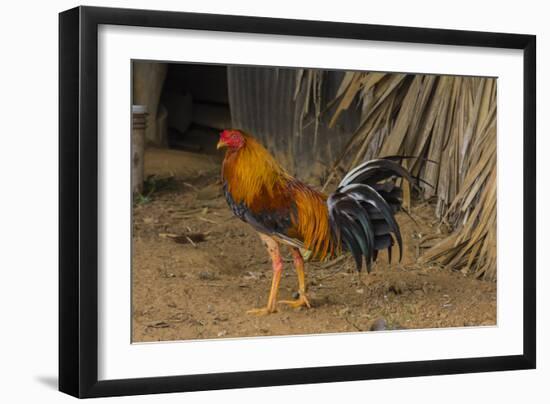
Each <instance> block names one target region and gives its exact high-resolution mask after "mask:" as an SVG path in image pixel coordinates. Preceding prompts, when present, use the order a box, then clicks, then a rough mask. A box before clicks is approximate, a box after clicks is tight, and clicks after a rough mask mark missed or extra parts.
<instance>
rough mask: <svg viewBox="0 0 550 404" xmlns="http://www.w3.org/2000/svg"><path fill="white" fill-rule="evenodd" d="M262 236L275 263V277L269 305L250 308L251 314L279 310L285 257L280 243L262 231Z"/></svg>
mask: <svg viewBox="0 0 550 404" xmlns="http://www.w3.org/2000/svg"><path fill="white" fill-rule="evenodd" d="M260 238H261V239H262V241H263V242H264V244H265V246H266V247H267V251H268V252H269V256H270V257H271V263H272V265H273V278H272V280H271V290H270V292H269V299H268V300H267V306H266V307H262V308H259V309H252V310H249V311H248V312H247V313H249V314H258V315H263V314H269V313H273V312H275V311H277V307H276V302H277V292H278V290H279V282H280V281H281V274H282V272H283V259H282V257H281V252H280V250H279V243H277V241H275V240H274V239H272V238H271V237H269V236H266V235H265V234H261V233H260Z"/></svg>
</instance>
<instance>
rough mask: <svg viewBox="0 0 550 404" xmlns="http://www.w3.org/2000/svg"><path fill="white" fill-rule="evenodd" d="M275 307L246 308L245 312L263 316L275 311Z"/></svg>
mask: <svg viewBox="0 0 550 404" xmlns="http://www.w3.org/2000/svg"><path fill="white" fill-rule="evenodd" d="M276 311H277V309H276V308H275V307H260V308H258V309H251V310H247V312H246V314H254V315H256V316H265V315H267V314H271V313H275V312H276Z"/></svg>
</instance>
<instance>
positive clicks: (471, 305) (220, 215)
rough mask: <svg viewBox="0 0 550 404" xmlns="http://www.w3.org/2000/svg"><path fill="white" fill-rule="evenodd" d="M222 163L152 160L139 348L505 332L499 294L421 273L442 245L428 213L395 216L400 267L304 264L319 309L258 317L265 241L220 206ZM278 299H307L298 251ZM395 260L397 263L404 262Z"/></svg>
mask: <svg viewBox="0 0 550 404" xmlns="http://www.w3.org/2000/svg"><path fill="white" fill-rule="evenodd" d="M219 162H220V161H219V158H217V157H213V156H210V157H208V156H204V155H196V154H193V153H187V152H178V151H164V150H150V151H149V152H148V154H147V157H146V173H147V175H152V174H154V175H155V177H154V178H153V179H151V180H150V181H148V183H149V188H151V186H152V187H153V188H154V190H153V192H151V194H150V195H148V196H147V195H146V197H144V198H142V199H140V200H138V201H136V203H135V204H134V224H133V226H134V228H133V276H132V307H133V319H132V320H133V322H132V323H133V326H132V328H133V329H132V340H133V341H134V342H146V341H169V340H187V339H202V338H227V337H243V336H265V335H289V334H291V335H297V334H311V333H314V334H318V333H333V332H354V331H369V330H381V329H411V328H435V327H463V326H479V325H495V324H496V284H495V283H493V282H486V281H481V280H477V279H474V278H472V277H468V276H465V275H463V274H462V273H460V272H454V271H451V270H450V269H446V268H440V267H438V266H433V265H424V266H421V265H418V264H417V257H418V255H419V253H420V252H421V251H420V250H419V247H418V245H419V240H420V239H422V238H425V237H426V236H429V235H437V233H438V228H437V222H436V220H435V218H434V216H433V213H432V212H433V211H432V208H431V206H430V205H429V204H426V203H423V204H419V205H413V207H412V209H411V216H412V217H413V218H414V219H415V220H416V222H417V224H415V223H414V222H413V221H412V220H411V219H410V218H409V217H408V216H407V215H405V214H401V213H400V214H399V215H398V217H397V220H398V222H399V223H400V226H401V231H402V234H403V238H404V257H403V261H402V262H401V263H395V262H394V263H392V265H388V262H387V259H386V254H381V257H380V258H379V261H378V262H377V263H376V264H375V265H374V268H373V271H372V272H371V273H370V274H366V273H362V274H361V275H359V274H358V273H356V272H352V268H353V263H352V260H351V258H349V257H344V258H341V259H338V260H336V261H333V262H326V263H319V262H309V263H306V280H307V284H308V296H309V300H310V302H311V303H312V306H313V307H312V308H311V309H303V308H302V309H291V308H288V307H286V306H284V305H283V306H280V308H279V310H278V312H277V313H274V314H271V315H268V316H262V317H258V316H255V315H249V314H246V311H247V310H248V309H251V308H254V307H262V306H264V305H265V304H266V301H267V296H268V292H269V286H270V280H271V265H270V262H269V260H268V255H267V252H266V251H265V248H264V247H263V245H262V243H261V241H260V239H259V237H258V235H257V234H256V232H255V231H254V230H253V229H252V228H251V227H250V226H248V225H247V224H246V223H243V222H241V221H240V220H238V219H237V218H235V217H234V216H233V214H232V213H231V211H230V209H229V208H228V207H227V205H226V203H225V200H224V199H223V197H222V195H221V189H220V183H219ZM283 252H284V254H285V262H286V265H285V272H284V273H283V278H282V281H281V287H280V290H279V298H280V299H288V298H291V297H292V296H293V294H295V292H296V290H297V284H296V276H295V273H294V269H293V267H292V260H291V257H290V251H288V250H287V249H286V248H283ZM396 255H397V252H395V253H394V257H395V256H396Z"/></svg>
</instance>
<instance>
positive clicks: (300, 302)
mask: <svg viewBox="0 0 550 404" xmlns="http://www.w3.org/2000/svg"><path fill="white" fill-rule="evenodd" d="M292 256H293V258H294V268H295V269H296V275H297V276H298V293H299V294H300V296H299V297H298V299H296V300H281V301H279V302H278V303H283V304H288V305H289V306H291V307H295V308H296V307H301V306H306V307H308V308H311V305H310V304H309V301H308V300H307V296H306V277H305V274H304V259H303V258H302V254H300V250H299V249H298V248H296V247H292Z"/></svg>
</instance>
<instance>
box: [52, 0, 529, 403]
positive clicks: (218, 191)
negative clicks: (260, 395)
mask: <svg viewBox="0 0 550 404" xmlns="http://www.w3.org/2000/svg"><path fill="white" fill-rule="evenodd" d="M59 24H60V25H59V26H60V36H59V38H60V52H59V55H60V60H59V63H60V66H59V71H60V73H59V78H60V90H59V91H60V115H59V124H60V131H59V132H60V268H59V277H60V278H59V282H60V289H59V290H60V296H59V298H60V323H59V335H60V337H59V344H60V359H59V387H60V390H61V391H63V392H66V393H68V394H71V395H73V396H76V397H100V396H113V395H131V394H148V393H161V392H183V391H193V390H208V389H222V388H237V387H254V386H270V385H283V384H299V383H321V382H333V381H346V380H361V379H377V378H393V377H409V376H421V375H439V374H454V373H466V372H486V371H498V370H512V369H531V368H534V367H535V363H536V361H535V358H536V355H535V352H536V351H535V348H536V343H535V342H536V341H535V309H536V307H535V301H536V295H535V292H536V289H535V255H536V254H535V51H536V49H535V47H536V46H535V43H536V42H535V37H534V36H531V35H520V34H503V33H487V32H470V31H453V30H440V29H424V28H409V27H395V26H377V25H365V24H348V23H337V22H325V21H298V20H284V19H272V18H259V17H244V16H224V15H211V14H194V13H179V12H164V11H146V10H124V9H108V8H93V7H78V8H75V9H72V10H68V11H65V12H63V13H61V14H60V19H59Z"/></svg>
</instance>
